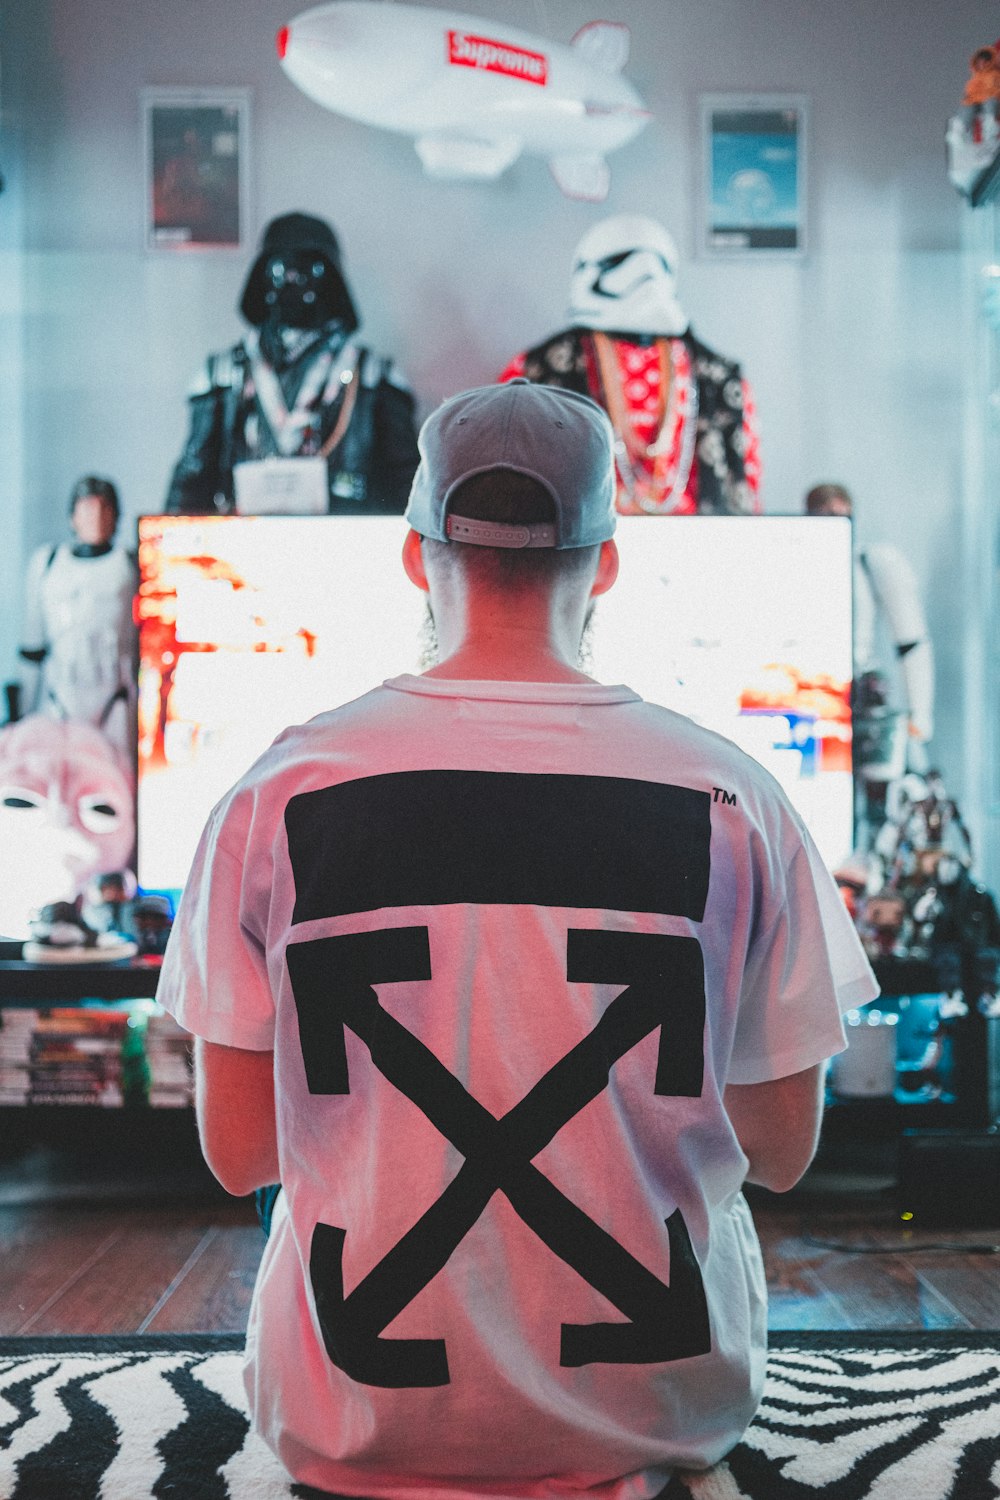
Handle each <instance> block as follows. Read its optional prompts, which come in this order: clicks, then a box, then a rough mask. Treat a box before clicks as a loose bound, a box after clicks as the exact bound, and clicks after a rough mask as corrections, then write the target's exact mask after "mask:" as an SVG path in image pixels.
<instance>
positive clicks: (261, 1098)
mask: <svg viewBox="0 0 1000 1500" xmlns="http://www.w3.org/2000/svg"><path fill="white" fill-rule="evenodd" d="M194 1071H195V1111H196V1114H197V1118H198V1135H199V1137H200V1139H201V1149H202V1153H203V1154H204V1157H205V1160H206V1161H207V1162H208V1165H209V1166H210V1167H211V1169H212V1172H213V1173H214V1174H215V1176H216V1177H217V1178H218V1180H219V1182H220V1183H221V1184H222V1186H223V1187H224V1188H225V1189H226V1192H227V1193H233V1194H235V1195H236V1196H237V1197H242V1196H243V1195H244V1194H246V1193H252V1192H253V1191H254V1189H255V1188H259V1187H265V1186H266V1185H267V1184H268V1183H271V1182H278V1181H279V1180H280V1177H279V1172H278V1138H277V1128H276V1124H275V1117H274V1053H273V1052H247V1051H244V1049H243V1048H241V1047H223V1046H220V1045H219V1043H218V1042H205V1041H202V1039H201V1038H200V1037H198V1038H196V1039H195V1048H194Z"/></svg>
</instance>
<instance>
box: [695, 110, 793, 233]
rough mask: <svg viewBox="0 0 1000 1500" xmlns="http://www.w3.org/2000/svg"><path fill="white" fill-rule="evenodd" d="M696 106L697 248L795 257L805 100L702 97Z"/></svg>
mask: <svg viewBox="0 0 1000 1500" xmlns="http://www.w3.org/2000/svg"><path fill="white" fill-rule="evenodd" d="M700 104H701V135H702V162H703V170H702V191H701V195H700V198H701V206H702V225H701V235H700V239H701V245H700V248H701V249H702V250H703V251H705V252H707V253H709V254H713V255H719V254H721V255H727V254H728V255H733V254H736V255H758V254H762V253H774V252H778V253H781V254H785V255H787V254H793V255H801V254H802V252H803V251H804V249H805V236H806V140H807V122H808V107H807V101H806V99H805V98H804V97H803V96H802V95H800V94H706V95H704V96H703V97H702V98H701V100H700Z"/></svg>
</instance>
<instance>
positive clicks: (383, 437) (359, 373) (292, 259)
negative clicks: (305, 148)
mask: <svg viewBox="0 0 1000 1500" xmlns="http://www.w3.org/2000/svg"><path fill="white" fill-rule="evenodd" d="M240 312H241V313H242V315H243V317H244V318H245V319H246V321H247V323H248V324H249V325H250V332H249V333H248V334H246V335H245V336H244V337H243V338H242V339H241V340H240V341H239V343H237V344H235V345H234V346H233V347H232V348H231V349H227V350H225V351H224V352H222V353H220V354H213V355H210V356H209V358H208V361H207V363H206V365H205V367H204V369H203V370H202V372H201V374H200V376H199V377H198V379H197V381H196V383H195V385H194V387H193V388H192V390H191V392H190V393H189V394H190V420H191V425H190V432H189V434H188V438H187V442H186V444H185V447H184V451H183V453H182V454H181V457H180V459H179V461H178V463H177V465H176V467H175V469H174V472H173V476H172V478H171V481H170V487H169V491H168V494H167V502H166V508H167V510H168V511H187V512H217V511H220V512H227V511H232V510H238V511H241V512H244V513H266V512H275V511H277V512H285V513H292V514H309V513H316V512H339V513H348V514H363V513H367V512H390V513H394V512H402V511H403V509H404V508H405V506H406V500H407V496H408V494H409V488H410V481H411V480H412V478H413V474H414V471H415V469H416V466H417V460H418V454H417V443H416V431H415V423H414V403H413V396H412V394H411V392H410V389H409V387H408V386H407V384H406V382H405V380H404V379H403V378H402V377H401V375H400V374H399V372H398V370H397V369H396V367H395V365H394V364H393V362H392V361H391V360H390V359H387V358H384V357H382V356H380V355H378V354H375V353H373V352H372V350H371V349H369V348H367V347H366V346H365V345H364V344H363V343H362V342H361V340H360V339H359V338H358V336H357V334H358V327H359V318H358V314H357V312H356V310H355V306H354V302H353V299H352V297H351V294H350V291H349V290H348V286H347V282H346V280H345V279H344V274H343V268H342V263H341V255H340V246H339V244H338V242H337V238H336V235H335V234H334V232H333V230H332V229H331V228H330V226H329V225H328V224H326V223H325V222H324V221H323V220H322V219H316V218H312V217H311V216H310V215H308V214H302V213H291V214H283V215H282V216H281V217H279V218H276V219H273V220H272V221H271V223H270V224H269V225H268V226H267V228H266V230H265V231H264V236H263V239H262V242H261V247H260V253H259V254H258V256H257V258H256V260H255V261H254V263H253V265H252V266H251V268H250V272H249V275H248V277H247V280H246V285H245V286H244V288H243V294H242V298H241V300H240Z"/></svg>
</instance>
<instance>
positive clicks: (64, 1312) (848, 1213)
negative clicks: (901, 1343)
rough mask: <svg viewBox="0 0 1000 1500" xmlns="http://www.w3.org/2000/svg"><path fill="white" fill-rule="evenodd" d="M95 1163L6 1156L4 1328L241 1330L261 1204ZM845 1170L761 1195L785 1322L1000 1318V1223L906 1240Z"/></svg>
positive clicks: (763, 1234) (169, 1170)
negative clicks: (998, 1249)
mask: <svg viewBox="0 0 1000 1500" xmlns="http://www.w3.org/2000/svg"><path fill="white" fill-rule="evenodd" d="M88 1160H89V1162H90V1172H89V1175H88V1174H86V1173H84V1172H83V1171H82V1169H81V1168H80V1165H79V1158H78V1157H77V1158H72V1157H71V1158H70V1161H69V1164H67V1161H66V1159H65V1157H64V1156H60V1153H59V1152H58V1151H57V1152H53V1151H51V1150H49V1149H42V1150H34V1151H28V1152H27V1153H26V1154H24V1155H22V1156H21V1157H15V1158H13V1159H9V1160H8V1161H6V1162H4V1163H0V1335H14V1334H23V1335H42V1334H67V1333H69V1334H73V1333H85V1334H92V1333H105V1334H111V1333H119V1334H122V1333H169V1332H191V1331H195V1330H201V1331H217V1332H242V1331H243V1329H244V1328H245V1326H246V1318H247V1310H248V1307H249V1303H250V1294H251V1290H252V1287H253V1281H254V1275H255V1272H256V1268H257V1263H258V1261H259V1258H260V1254H261V1250H262V1247H263V1238H262V1236H261V1233H260V1230H259V1228H258V1227H257V1223H256V1218H255V1216H254V1212H253V1208H252V1204H251V1203H250V1202H249V1201H248V1200H235V1199H231V1198H227V1197H226V1196H225V1195H223V1194H222V1193H221V1190H213V1189H212V1188H211V1187H210V1186H209V1185H208V1183H207V1179H205V1178H204V1177H203V1176H199V1177H198V1178H197V1180H193V1179H192V1178H191V1176H190V1164H188V1165H187V1167H184V1165H183V1164H181V1167H180V1168H178V1164H177V1162H176V1160H173V1161H169V1159H166V1160H161V1161H159V1162H158V1163H148V1164H147V1166H146V1169H145V1170H144V1171H141V1172H139V1174H138V1176H136V1175H135V1163H134V1161H133V1162H131V1163H130V1164H129V1165H128V1167H127V1168H126V1167H122V1166H120V1165H119V1164H116V1163H115V1162H110V1163H109V1164H108V1170H107V1171H106V1172H105V1173H104V1175H103V1176H102V1175H101V1174H100V1173H96V1174H95V1173H94V1172H93V1154H92V1153H91V1155H90V1156H89V1157H88ZM168 1161H169V1165H168ZM74 1163H75V1164H74ZM201 1170H202V1171H203V1169H201ZM185 1172H187V1173H188V1175H187V1176H185ZM130 1173H131V1174H132V1175H131V1177H130V1175H129V1174H130ZM831 1181H832V1186H830V1187H824V1183H823V1180H822V1177H818V1178H814V1177H813V1176H812V1174H811V1175H810V1176H809V1177H807V1178H806V1179H805V1182H804V1183H803V1185H802V1186H801V1188H800V1189H798V1190H796V1191H795V1192H794V1193H792V1194H789V1195H785V1196H784V1197H781V1198H774V1197H772V1196H771V1195H769V1194H765V1193H762V1192H756V1193H753V1194H752V1203H753V1211H754V1217H755V1220H756V1222H757V1227H758V1231H759V1233H760V1238H761V1242H762V1245H763V1248H764V1258H765V1264H766V1269H767V1278H768V1284H769V1288H770V1326H771V1327H772V1328H773V1329H880V1328H883V1329H884V1328H891V1329H912V1328H955V1329H969V1328H975V1329H997V1328H1000V1259H998V1257H997V1255H996V1254H989V1253H985V1252H983V1251H979V1250H977V1249H976V1248H975V1247H976V1246H987V1245H990V1244H1000V1226H998V1227H997V1228H996V1229H993V1230H989V1229H987V1230H972V1229H949V1230H942V1231H940V1232H934V1233H931V1232H927V1231H924V1232H919V1233H914V1234H912V1235H911V1236H910V1237H909V1238H908V1239H904V1234H905V1230H904V1229H903V1226H901V1225H900V1222H899V1219H898V1217H897V1216H896V1214H895V1211H894V1208H893V1204H892V1199H891V1193H890V1192H889V1191H888V1190H887V1189H886V1187H885V1185H884V1184H883V1185H881V1186H880V1185H879V1183H878V1182H877V1181H874V1182H862V1183H861V1184H860V1185H859V1184H858V1183H857V1182H856V1181H855V1182H853V1183H850V1182H849V1183H847V1184H845V1183H843V1182H836V1181H833V1180H832V1179H831ZM817 1240H818V1241H824V1242H828V1243H826V1244H818V1243H816V1242H815V1241H817ZM930 1243H934V1244H940V1243H946V1244H947V1245H949V1246H951V1247H953V1248H948V1249H923V1248H922V1246H924V1245H927V1244H930ZM832 1244H836V1245H840V1246H853V1247H856V1248H860V1247H869V1248H870V1247H881V1248H882V1249H886V1248H889V1249H890V1250H891V1251H892V1253H888V1254H860V1253H850V1251H849V1250H848V1249H843V1248H831V1245H832ZM970 1247H971V1248H970Z"/></svg>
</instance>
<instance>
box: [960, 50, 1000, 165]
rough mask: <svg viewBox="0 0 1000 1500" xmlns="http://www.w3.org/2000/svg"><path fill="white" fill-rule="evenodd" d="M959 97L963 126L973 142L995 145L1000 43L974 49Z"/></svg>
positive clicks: (999, 130) (999, 103) (999, 115)
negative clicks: (993, 142)
mask: <svg viewBox="0 0 1000 1500" xmlns="http://www.w3.org/2000/svg"><path fill="white" fill-rule="evenodd" d="M969 68H970V73H969V81H968V83H967V84H966V85H965V92H964V93H963V94H962V123H963V124H964V125H965V128H966V131H967V133H968V135H969V137H970V139H971V140H973V141H977V142H978V141H982V142H984V143H986V142H989V141H995V140H996V139H997V135H998V133H1000V42H997V43H995V44H994V46H992V47H977V48H976V50H975V52H973V54H972V57H971V58H970V59H969Z"/></svg>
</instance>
